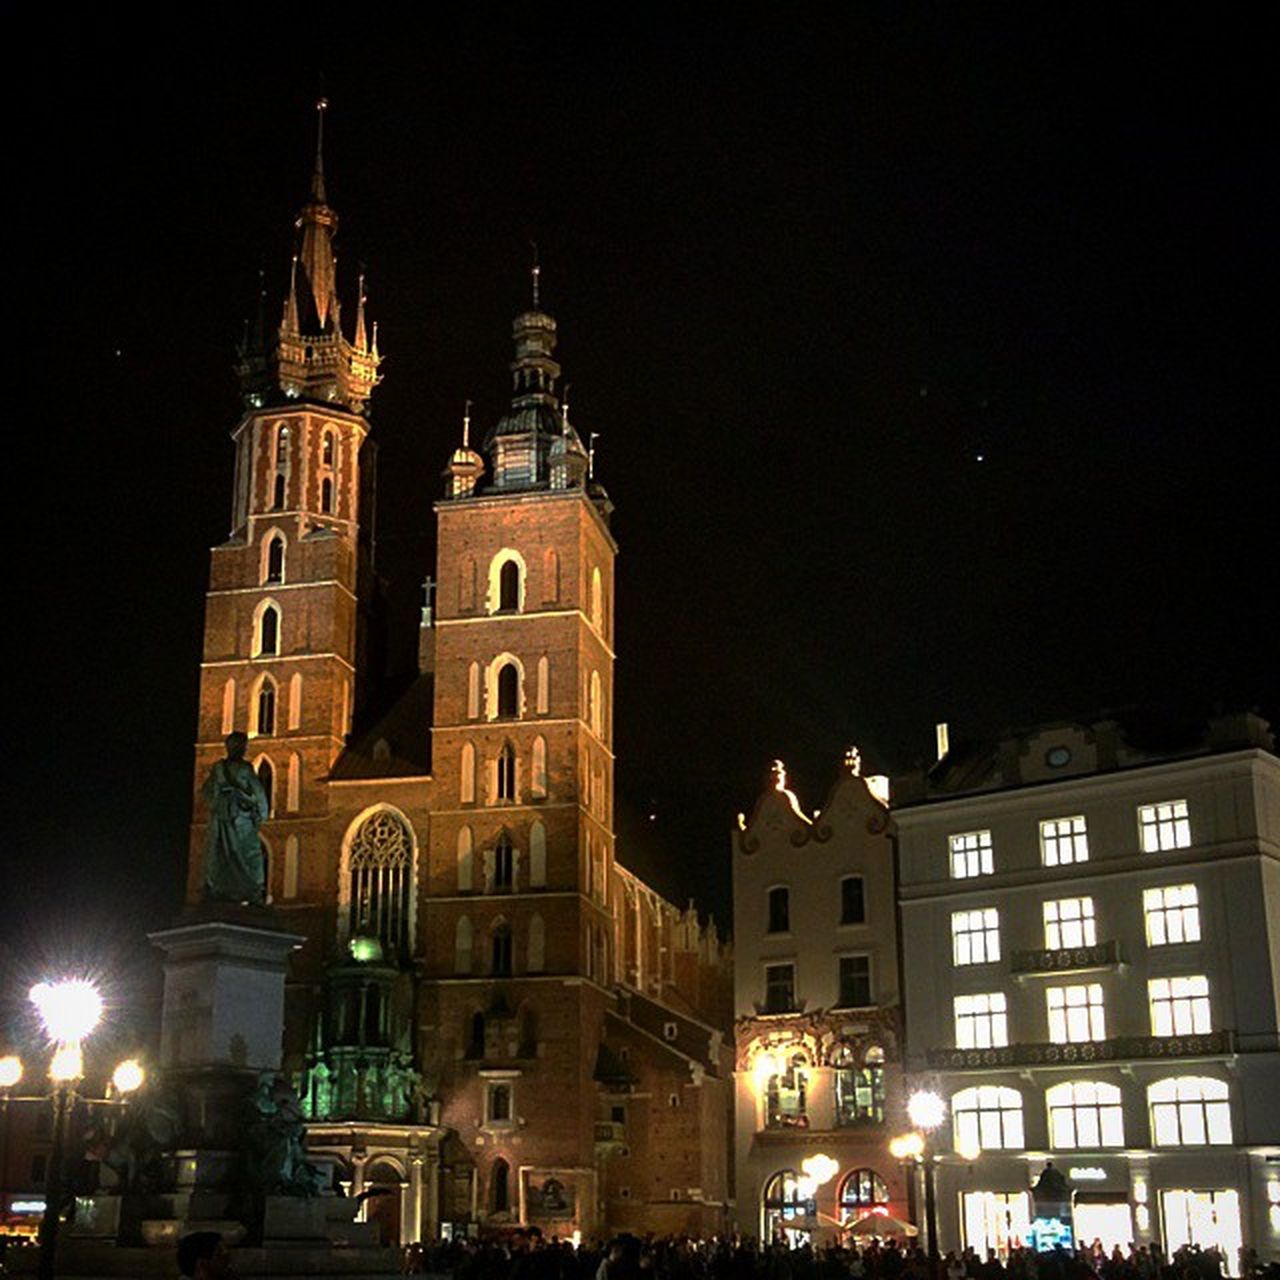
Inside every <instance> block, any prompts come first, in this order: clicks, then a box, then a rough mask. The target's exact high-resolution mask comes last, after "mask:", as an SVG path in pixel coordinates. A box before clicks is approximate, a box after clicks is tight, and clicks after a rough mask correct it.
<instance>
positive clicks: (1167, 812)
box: [1138, 800, 1191, 853]
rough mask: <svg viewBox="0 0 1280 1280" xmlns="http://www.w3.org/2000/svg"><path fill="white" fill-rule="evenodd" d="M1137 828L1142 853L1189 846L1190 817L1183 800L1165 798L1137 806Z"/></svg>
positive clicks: (1187, 847)
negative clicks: (1140, 839) (1157, 802)
mask: <svg viewBox="0 0 1280 1280" xmlns="http://www.w3.org/2000/svg"><path fill="white" fill-rule="evenodd" d="M1138 830H1139V833H1140V834H1141V837H1142V852H1143V853H1160V852H1162V851H1163V850H1165V849H1189V848H1190V847H1191V819H1190V817H1189V816H1188V814H1187V802H1186V801H1185V800H1165V801H1163V802H1162V803H1160V804H1144V805H1139V806H1138Z"/></svg>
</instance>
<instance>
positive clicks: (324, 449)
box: [320, 431, 333, 467]
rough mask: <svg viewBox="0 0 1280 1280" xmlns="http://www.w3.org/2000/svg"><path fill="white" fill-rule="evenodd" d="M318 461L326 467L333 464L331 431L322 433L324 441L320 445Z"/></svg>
mask: <svg viewBox="0 0 1280 1280" xmlns="http://www.w3.org/2000/svg"><path fill="white" fill-rule="evenodd" d="M320 461H321V463H322V464H323V465H324V466H326V467H331V466H333V432H332V431H326V432H325V433H324V443H323V444H322V445H321V446H320Z"/></svg>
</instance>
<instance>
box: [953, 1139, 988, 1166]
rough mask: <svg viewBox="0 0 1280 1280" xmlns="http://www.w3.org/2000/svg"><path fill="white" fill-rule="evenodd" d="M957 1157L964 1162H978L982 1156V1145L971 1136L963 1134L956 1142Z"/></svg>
mask: <svg viewBox="0 0 1280 1280" xmlns="http://www.w3.org/2000/svg"><path fill="white" fill-rule="evenodd" d="M955 1148H956V1155H958V1156H959V1157H960V1158H961V1159H962V1160H976V1159H977V1158H978V1157H979V1156H980V1155H981V1154H982V1143H980V1142H979V1141H978V1139H977V1137H976V1136H975V1135H974V1134H972V1133H970V1134H961V1135H960V1136H958V1137H957V1138H956V1141H955Z"/></svg>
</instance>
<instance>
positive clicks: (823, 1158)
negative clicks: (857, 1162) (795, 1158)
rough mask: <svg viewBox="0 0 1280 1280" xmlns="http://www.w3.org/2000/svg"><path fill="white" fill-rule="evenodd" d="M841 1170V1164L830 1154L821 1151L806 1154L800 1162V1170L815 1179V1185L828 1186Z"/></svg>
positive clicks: (807, 1176)
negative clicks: (811, 1154) (809, 1154)
mask: <svg viewBox="0 0 1280 1280" xmlns="http://www.w3.org/2000/svg"><path fill="white" fill-rule="evenodd" d="M839 1171H840V1164H839V1162H838V1161H836V1160H833V1159H832V1158H831V1157H830V1156H828V1155H823V1154H821V1153H819V1154H818V1155H814V1156H805V1158H804V1159H803V1160H802V1161H801V1162H800V1172H801V1173H803V1174H804V1175H805V1177H806V1178H810V1179H812V1181H813V1184H814V1186H815V1187H823V1186H826V1184H827V1183H828V1182H830V1181H831V1179H832V1178H834V1177H835V1176H836V1174H837V1173H838V1172H839Z"/></svg>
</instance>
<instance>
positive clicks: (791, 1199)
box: [733, 752, 912, 1243]
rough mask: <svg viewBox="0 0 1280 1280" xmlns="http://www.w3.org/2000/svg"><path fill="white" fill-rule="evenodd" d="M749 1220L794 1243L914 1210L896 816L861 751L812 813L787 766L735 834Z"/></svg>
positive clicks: (741, 1182) (743, 1172)
mask: <svg viewBox="0 0 1280 1280" xmlns="http://www.w3.org/2000/svg"><path fill="white" fill-rule="evenodd" d="M733 902H734V922H733V929H734V966H735V969H734V1049H735V1064H734V1081H735V1085H734V1096H735V1122H734V1136H735V1165H736V1171H737V1172H736V1189H737V1214H738V1227H739V1229H740V1230H741V1231H742V1232H744V1233H745V1234H749V1235H753V1236H759V1237H761V1238H762V1239H766V1240H772V1239H777V1238H780V1237H781V1238H785V1239H787V1240H789V1241H790V1242H792V1243H798V1242H801V1241H803V1240H814V1241H816V1242H822V1241H827V1240H831V1239H833V1238H835V1237H836V1236H837V1235H838V1234H839V1233H840V1231H841V1230H842V1229H845V1228H848V1227H849V1226H851V1225H852V1224H853V1223H855V1222H857V1221H859V1220H860V1219H862V1218H865V1217H867V1216H868V1215H890V1216H892V1217H894V1218H897V1219H900V1220H904V1221H910V1220H911V1217H912V1212H911V1208H910V1206H909V1204H908V1199H909V1188H908V1180H907V1179H906V1178H905V1177H904V1175H903V1170H902V1169H901V1168H900V1167H899V1165H898V1163H897V1162H896V1161H894V1160H892V1159H891V1158H890V1156H889V1149H888V1143H889V1139H890V1136H891V1135H893V1134H896V1133H900V1132H901V1131H902V1130H903V1129H904V1128H905V1127H906V1124H907V1122H906V1118H905V1094H904V1080H903V1044H902V1037H903V1025H902V1010H901V983H900V977H899V960H898V928H897V921H896V911H897V908H896V903H895V896H894V849H893V824H892V821H891V819H890V816H889V812H888V789H887V784H886V781H885V779H883V778H867V777H863V776H862V775H861V764H860V761H859V759H858V756H857V753H856V752H850V753H849V757H848V758H847V760H846V762H845V767H844V769H843V770H842V771H841V773H840V775H839V777H838V778H837V780H836V782H835V784H834V786H833V787H832V788H831V791H830V793H829V794H828V796H827V799H826V802H825V803H824V805H823V806H822V808H821V809H819V810H817V811H816V812H815V814H814V816H813V817H810V816H808V815H807V814H806V813H805V812H804V810H803V809H802V808H801V806H800V804H799V802H798V800H797V799H796V796H795V794H794V793H793V792H792V791H791V790H790V789H789V788H788V786H787V779H786V772H785V770H784V768H783V766H782V764H781V762H777V763H775V765H774V776H773V782H772V785H771V786H769V787H767V788H766V789H765V790H764V791H763V792H762V793H761V795H760V796H759V798H758V799H757V800H756V803H755V808H754V809H753V810H752V812H751V815H750V817H745V816H744V817H742V818H740V819H739V824H738V830H737V831H736V832H735V833H734V839H733Z"/></svg>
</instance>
